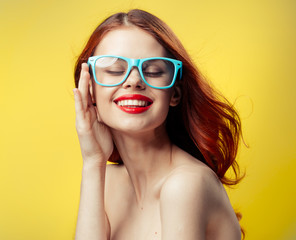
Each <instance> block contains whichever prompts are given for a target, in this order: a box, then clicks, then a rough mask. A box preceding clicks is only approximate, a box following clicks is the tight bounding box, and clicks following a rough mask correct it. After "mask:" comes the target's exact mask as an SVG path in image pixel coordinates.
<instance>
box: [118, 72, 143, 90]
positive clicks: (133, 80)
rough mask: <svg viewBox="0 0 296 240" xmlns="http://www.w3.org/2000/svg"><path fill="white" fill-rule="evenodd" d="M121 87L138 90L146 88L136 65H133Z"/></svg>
mask: <svg viewBox="0 0 296 240" xmlns="http://www.w3.org/2000/svg"><path fill="white" fill-rule="evenodd" d="M122 87H123V88H134V89H138V90H143V89H145V88H146V84H145V83H144V81H143V79H142V77H141V75H140V73H139V70H138V68H137V67H133V68H132V69H131V71H130V73H129V75H128V76H127V79H126V80H125V81H124V83H123V84H122Z"/></svg>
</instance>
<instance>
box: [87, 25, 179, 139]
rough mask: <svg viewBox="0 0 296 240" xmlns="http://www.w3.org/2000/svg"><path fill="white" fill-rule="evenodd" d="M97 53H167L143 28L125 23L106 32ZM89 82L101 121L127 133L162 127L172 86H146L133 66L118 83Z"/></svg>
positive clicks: (139, 55) (142, 55) (143, 55)
mask: <svg viewBox="0 0 296 240" xmlns="http://www.w3.org/2000/svg"><path fill="white" fill-rule="evenodd" d="M98 55H117V56H122V57H127V58H134V59H140V58H148V57H166V51H165V49H164V48H163V47H162V46H161V45H160V44H159V43H158V42H157V41H156V40H155V39H154V38H153V37H152V36H151V35H149V34H148V33H146V32H145V31H143V30H141V29H140V28H138V27H135V26H128V27H121V28H118V29H115V30H113V31H111V32H109V33H107V34H106V36H105V37H104V38H103V39H102V41H101V42H100V43H99V45H98V46H97V47H96V49H95V52H94V56H98ZM92 86H93V91H94V98H95V101H96V104H97V109H98V113H99V115H100V119H101V120H102V122H104V123H105V124H106V125H107V126H109V127H110V128H111V129H114V130H118V131H123V132H129V133H132V132H138V133H142V132H145V131H151V130H154V129H158V128H159V127H161V128H163V127H164V122H165V119H166V117H167V114H168V110H169V106H170V104H172V100H171V99H172V96H173V94H174V91H175V88H170V89H162V90H160V89H154V88H151V87H149V86H147V85H146V84H145V83H144V82H143V81H142V79H141V76H140V74H139V71H138V69H137V68H135V67H134V68H133V69H132V70H131V72H130V74H129V76H128V77H127V79H126V81H125V82H124V83H123V84H121V85H119V86H115V87H103V86H100V85H98V84H96V83H95V82H94V81H92ZM129 100H132V102H131V101H129ZM139 100H140V101H139ZM148 102H149V103H148ZM130 104H132V105H133V106H130ZM137 104H139V105H140V104H142V105H143V104H144V105H145V106H146V105H149V106H148V107H143V106H135V105H137Z"/></svg>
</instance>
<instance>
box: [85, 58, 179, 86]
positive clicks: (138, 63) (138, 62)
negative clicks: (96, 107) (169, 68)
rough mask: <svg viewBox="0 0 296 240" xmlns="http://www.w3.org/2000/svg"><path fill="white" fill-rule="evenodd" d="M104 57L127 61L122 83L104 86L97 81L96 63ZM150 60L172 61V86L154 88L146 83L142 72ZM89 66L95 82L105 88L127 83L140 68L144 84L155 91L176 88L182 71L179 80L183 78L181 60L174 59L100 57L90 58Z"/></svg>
mask: <svg viewBox="0 0 296 240" xmlns="http://www.w3.org/2000/svg"><path fill="white" fill-rule="evenodd" d="M102 57H114V58H119V59H122V60H125V61H126V62H127V64H128V67H127V71H126V74H125V77H124V78H123V80H122V81H120V82H119V83H116V84H104V83H100V82H99V81H98V80H97V76H96V71H95V64H96V61H97V60H98V59H99V58H102ZM148 60H167V61H170V62H172V63H173V64H174V68H175V72H174V77H173V80H172V82H171V84H170V85H169V86H164V87H156V86H152V85H151V84H149V83H148V82H147V81H146V79H145V77H144V74H143V72H142V65H143V63H144V62H145V61H148ZM87 64H88V67H89V66H91V70H92V74H93V76H94V80H95V82H96V83H97V84H99V85H101V86H103V87H115V86H118V85H121V84H122V83H124V82H125V81H126V79H127V78H128V76H129V75H130V72H131V70H132V68H133V67H137V68H138V71H139V73H140V76H141V78H142V80H143V81H144V83H145V84H146V85H147V86H149V87H151V88H155V89H168V88H171V87H172V86H174V84H175V82H176V78H177V75H178V72H179V70H180V75H179V76H180V77H179V78H180V79H181V78H182V62H181V61H179V60H176V59H173V58H166V57H150V58H140V59H134V58H127V57H121V56H116V55H99V56H91V57H89V58H88V61H87Z"/></svg>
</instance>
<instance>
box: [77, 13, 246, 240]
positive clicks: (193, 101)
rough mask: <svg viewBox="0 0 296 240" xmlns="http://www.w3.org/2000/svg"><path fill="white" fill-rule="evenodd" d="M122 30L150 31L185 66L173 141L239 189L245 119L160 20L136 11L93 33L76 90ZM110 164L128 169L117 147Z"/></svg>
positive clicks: (171, 118)
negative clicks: (97, 54)
mask: <svg viewBox="0 0 296 240" xmlns="http://www.w3.org/2000/svg"><path fill="white" fill-rule="evenodd" d="M122 26H136V27H139V28H141V29H142V30H144V31H146V32H147V33H148V34H150V35H152V36H153V37H154V38H155V39H156V40H157V41H158V42H159V43H160V44H161V45H162V46H163V47H164V48H165V49H166V50H167V53H168V54H169V57H172V58H175V59H178V60H180V61H182V63H183V73H182V79H181V80H180V81H179V82H178V84H179V85H180V87H181V91H182V99H181V102H180V103H179V104H178V106H176V107H170V109H169V113H168V116H167V120H166V128H167V133H168V135H169V138H170V140H171V141H172V142H173V143H174V144H176V145H177V146H179V147H180V148H182V149H183V150H185V151H186V152H188V153H189V154H191V155H192V156H194V157H195V158H197V159H199V160H200V161H202V162H204V163H205V164H207V165H208V166H209V167H210V168H211V169H212V170H213V171H214V172H215V173H216V174H217V176H218V177H219V179H220V181H221V182H222V183H223V184H225V185H228V186H231V185H235V184H237V183H238V182H239V181H240V180H241V179H242V178H243V176H241V175H240V171H239V166H238V164H237V162H236V160H235V159H236V155H237V150H238V145H239V140H240V138H241V121H240V118H239V115H238V114H237V112H236V110H235V109H234V107H233V106H232V105H231V104H230V103H229V102H228V101H227V99H225V98H224V97H223V96H222V95H221V94H219V93H218V92H217V91H216V90H215V89H213V88H212V87H211V86H210V84H209V83H208V82H207V81H206V80H205V78H204V77H203V76H202V74H201V73H200V72H199V70H198V68H197V67H196V66H195V64H194V63H193V61H192V60H191V58H190V56H189V55H188V53H187V52H186V50H185V48H184V47H183V45H182V44H181V42H180V41H179V39H178V38H177V37H176V35H175V34H174V33H173V31H172V30H171V29H170V28H169V27H168V26H167V24H165V23H164V22H163V21H162V20H160V19H159V18H157V17H156V16H154V15H152V14H150V13H148V12H146V11H143V10H139V9H133V10H131V11H129V12H127V13H124V12H120V13H116V14H114V15H112V16H110V17H108V18H107V19H105V20H104V21H103V22H102V23H101V24H100V25H99V26H98V27H97V28H96V29H95V31H94V32H93V33H92V35H91V36H90V38H89V40H88V42H87V44H86V46H85V47H84V49H83V51H82V53H81V54H80V56H79V57H78V59H77V62H76V65H75V74H74V77H75V85H76V87H77V86H78V81H79V76H80V71H81V64H82V63H83V62H87V60H88V58H89V57H90V56H92V55H93V54H94V51H95V48H96V46H97V45H98V44H99V43H100V41H101V40H102V39H103V38H104V36H105V35H106V34H107V33H108V32H110V31H112V30H114V29H116V28H119V27H122ZM109 161H111V162H117V163H122V160H121V158H120V155H119V153H118V151H117V149H116V147H114V151H113V153H112V155H111V157H110V159H109ZM229 168H232V170H233V173H234V177H232V178H229V177H227V176H226V175H225V174H226V172H227V170H228V169H229ZM237 217H238V218H239V219H240V217H241V215H240V214H239V213H237ZM242 232H243V231H242ZM243 235H244V232H243Z"/></svg>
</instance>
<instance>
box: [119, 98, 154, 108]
mask: <svg viewBox="0 0 296 240" xmlns="http://www.w3.org/2000/svg"><path fill="white" fill-rule="evenodd" d="M117 105H119V106H137V107H146V106H148V102H146V101H142V100H130V99H129V100H121V101H118V102H117Z"/></svg>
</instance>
